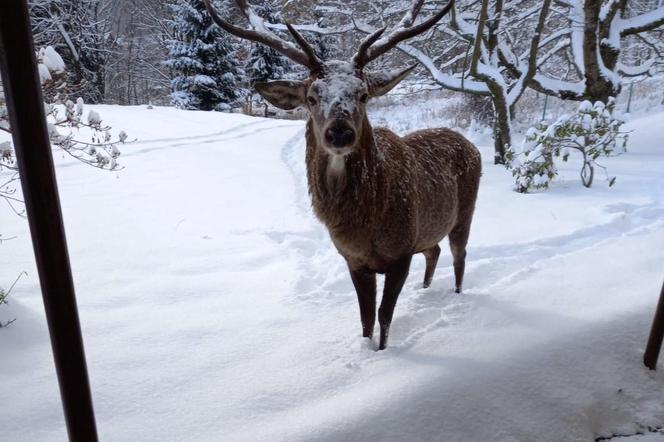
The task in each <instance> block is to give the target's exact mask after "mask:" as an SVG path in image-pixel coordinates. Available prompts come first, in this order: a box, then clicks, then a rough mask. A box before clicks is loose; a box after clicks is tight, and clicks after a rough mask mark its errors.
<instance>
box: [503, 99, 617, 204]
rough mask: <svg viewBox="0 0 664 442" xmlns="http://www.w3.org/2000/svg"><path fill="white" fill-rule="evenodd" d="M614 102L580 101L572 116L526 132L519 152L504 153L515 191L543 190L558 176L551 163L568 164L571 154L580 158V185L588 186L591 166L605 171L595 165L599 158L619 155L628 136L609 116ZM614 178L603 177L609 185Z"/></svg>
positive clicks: (591, 176)
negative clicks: (574, 153)
mask: <svg viewBox="0 0 664 442" xmlns="http://www.w3.org/2000/svg"><path fill="white" fill-rule="evenodd" d="M614 108H615V100H614V99H613V98H610V99H609V102H608V103H607V104H604V103H602V102H601V101H597V102H596V103H595V104H593V103H591V102H589V101H583V102H582V103H581V104H580V105H579V108H578V110H577V112H576V113H574V114H571V115H563V116H561V117H560V118H558V120H557V121H556V122H555V123H553V124H548V123H546V122H541V123H540V124H538V125H537V126H535V127H531V128H530V129H529V130H528V132H527V133H526V137H525V139H524V141H523V144H522V149H521V152H516V151H515V150H514V149H513V148H510V149H508V152H507V155H506V156H507V167H508V168H509V169H511V170H512V175H513V176H514V177H515V179H516V190H517V191H518V192H523V193H525V192H530V191H532V190H536V189H546V188H548V187H549V183H550V182H551V181H552V180H553V179H554V178H555V177H556V176H557V175H558V169H557V167H556V163H555V160H556V159H557V158H561V159H562V160H563V161H568V160H569V158H570V153H571V151H574V150H575V151H578V152H579V153H580V154H581V157H582V165H581V172H580V175H581V182H582V183H583V185H584V186H585V187H590V186H591V185H592V183H593V179H594V176H595V167H596V166H597V167H600V168H602V169H604V170H605V171H606V168H604V167H603V166H602V165H601V164H599V163H597V159H598V158H600V157H610V156H615V155H619V154H621V153H623V152H624V151H625V149H626V145H627V139H628V134H627V133H626V132H623V131H622V130H621V127H622V125H623V123H624V121H622V120H619V119H617V118H615V117H614V116H613V110H614ZM615 180H616V178H615V177H609V176H608V175H607V181H608V182H609V186H612V185H613V184H614V183H615Z"/></svg>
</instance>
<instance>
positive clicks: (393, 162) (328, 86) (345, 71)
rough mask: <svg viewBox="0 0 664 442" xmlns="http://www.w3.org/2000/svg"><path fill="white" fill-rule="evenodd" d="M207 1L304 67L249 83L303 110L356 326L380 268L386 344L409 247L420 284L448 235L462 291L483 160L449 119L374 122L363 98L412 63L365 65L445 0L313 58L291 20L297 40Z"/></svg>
mask: <svg viewBox="0 0 664 442" xmlns="http://www.w3.org/2000/svg"><path fill="white" fill-rule="evenodd" d="M205 3H206V6H207V9H208V12H209V13H210V16H211V17H212V19H213V21H214V22H215V23H216V24H217V25H218V26H220V27H221V28H223V29H224V30H226V31H227V32H229V33H231V34H233V35H235V36H238V37H241V38H245V39H248V40H252V41H256V42H260V43H262V44H265V45H267V46H269V47H271V48H273V49H275V50H276V51H278V52H280V53H282V54H284V55H286V56H288V57H289V58H290V59H291V60H293V61H295V62H297V63H299V64H302V65H304V66H305V67H307V68H308V69H309V71H310V74H309V78H307V79H306V80H304V81H271V82H267V83H257V84H256V89H257V90H258V92H259V93H260V94H261V95H262V96H263V97H264V98H265V99H267V101H269V102H270V103H272V104H273V105H274V106H276V107H279V108H281V109H287V110H291V109H295V108H297V107H304V108H305V109H307V110H308V113H309V120H308V122H307V125H306V144H307V147H306V166H307V178H308V183H309V193H310V194H311V201H312V206H313V209H314V212H315V213H316V216H317V217H318V218H319V219H320V220H321V221H322V222H323V223H324V224H325V226H326V227H327V229H328V231H329V233H330V237H331V239H332V242H333V243H334V245H335V246H336V248H337V250H338V251H339V253H340V254H341V255H342V256H343V257H344V258H345V260H346V262H347V264H348V269H349V270H350V276H351V279H352V281H353V284H354V286H355V290H356V292H357V298H358V301H359V305H360V315H361V319H362V335H363V336H364V337H367V338H370V339H371V338H372V337H373V331H374V324H375V320H376V273H381V274H382V273H384V274H385V287H384V289H383V298H382V302H381V305H380V308H379V309H378V322H379V324H380V343H379V347H378V348H379V349H380V350H382V349H384V348H385V347H386V345H387V339H388V333H389V328H390V324H391V322H392V315H393V312H394V306H395V304H396V301H397V297H398V296H399V293H400V292H401V289H402V287H403V285H404V282H405V281H406V277H407V276H408V271H409V268H410V262H411V259H412V257H413V255H414V254H415V253H423V254H424V256H425V258H426V270H425V274H424V287H428V286H429V285H430V284H431V280H432V278H433V274H434V271H435V269H436V264H437V261H438V256H439V255H440V247H439V246H438V243H439V242H440V241H441V240H442V239H443V238H444V237H445V236H448V237H449V242H450V249H451V252H452V256H453V262H454V275H455V279H456V292H457V293H459V292H460V291H461V283H462V280H463V274H464V266H465V257H466V243H467V242H468V234H469V232H470V224H471V221H472V217H473V211H474V209H475V200H476V197H477V190H478V187H479V182H480V175H481V161H480V154H479V152H478V150H477V148H476V147H475V146H473V144H472V143H470V142H469V141H468V140H467V139H465V138H464V137H463V136H462V135H460V134H458V133H457V132H454V131H452V130H450V129H445V128H440V129H430V130H421V131H417V132H414V133H411V134H409V135H406V136H405V137H399V136H397V135H395V134H394V133H393V132H391V131H390V130H388V129H384V128H375V129H374V128H372V127H371V124H370V123H369V120H368V118H367V112H366V109H367V101H368V100H369V99H370V98H373V97H377V96H380V95H383V94H385V93H387V92H388V91H390V90H391V89H392V88H393V87H394V86H396V85H397V83H399V82H400V81H401V80H403V79H404V78H405V77H406V76H407V75H408V74H409V73H410V72H411V71H412V70H413V68H414V66H410V67H408V68H406V69H403V70H397V71H384V72H369V71H367V70H365V67H366V65H367V64H368V63H369V62H371V61H372V60H374V59H376V58H377V57H379V56H381V55H383V54H384V53H385V52H387V51H388V50H390V49H391V48H393V47H395V46H396V45H397V44H398V43H399V42H401V41H403V40H405V39H407V38H411V37H413V36H415V35H418V34H421V33H423V32H425V31H426V30H427V29H429V28H431V27H432V26H434V25H435V24H436V23H437V22H438V21H439V20H440V19H441V18H442V17H443V16H444V15H445V14H446V13H447V12H448V11H449V10H450V8H451V7H452V4H453V0H450V2H449V3H448V4H447V5H446V6H445V7H444V8H443V9H442V10H440V11H439V12H438V13H437V14H435V15H433V16H432V17H430V18H429V19H427V20H424V21H422V22H420V23H419V24H417V25H414V22H415V19H416V17H417V15H418V13H419V12H420V9H421V8H422V6H423V3H424V0H414V1H413V3H412V5H411V8H410V10H409V11H408V12H407V14H406V15H405V16H404V18H403V19H402V20H401V22H400V25H399V27H398V28H397V29H396V30H394V31H392V32H391V33H390V34H389V35H387V36H386V37H383V38H382V39H381V36H382V35H383V33H384V31H385V29H384V28H383V29H380V30H378V31H376V32H374V33H373V34H371V35H369V36H368V37H367V38H366V39H364V40H363V42H362V43H361V44H360V47H359V49H358V51H357V54H356V55H355V56H354V57H353V59H352V60H351V61H349V62H346V61H336V60H335V61H322V60H320V59H319V58H318V57H317V56H316V55H315V53H314V50H313V49H312V47H311V46H310V45H309V44H308V43H307V42H306V41H305V40H304V38H303V37H302V36H301V35H300V34H299V33H298V32H297V31H296V30H295V29H294V28H293V27H292V26H291V25H289V24H287V25H286V26H287V28H288V30H289V32H290V33H291V35H292V36H293V38H294V40H295V41H296V42H297V44H298V46H299V48H298V47H296V46H294V45H293V44H292V43H290V42H288V41H286V40H283V39H281V38H280V37H278V36H276V35H275V34H273V33H272V32H271V31H269V30H268V28H267V27H266V25H265V23H264V22H263V21H262V20H261V19H260V17H258V16H257V15H256V14H255V13H254V11H253V10H252V8H251V6H250V5H249V4H248V3H247V2H246V0H237V4H238V6H239V7H240V9H241V10H242V12H243V13H244V15H245V16H246V17H247V19H248V21H249V23H250V24H251V26H252V28H251V29H244V28H240V27H237V26H235V25H233V24H230V23H228V22H226V21H224V20H223V19H221V18H220V17H219V16H218V14H217V13H216V11H215V10H214V9H213V7H212V6H211V5H210V0H205Z"/></svg>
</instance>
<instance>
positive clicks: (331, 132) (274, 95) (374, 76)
mask: <svg viewBox="0 0 664 442" xmlns="http://www.w3.org/2000/svg"><path fill="white" fill-rule="evenodd" d="M210 1H211V0H204V2H205V5H206V7H207V10H208V12H209V14H210V16H211V17H212V20H213V21H214V22H215V23H216V24H217V25H218V26H219V27H221V28H222V29H224V30H225V31H227V32H229V33H231V34H233V35H235V36H237V37H240V38H244V39H247V40H251V41H255V42H259V43H262V44H264V45H266V46H269V47H271V48H272V49H274V50H276V51H277V52H280V53H282V54H283V55H285V56H287V57H288V58H290V59H291V60H293V61H294V62H296V63H299V64H301V65H303V66H305V67H307V68H308V69H309V78H307V79H306V80H303V81H291V80H279V81H270V82H266V83H256V89H257V91H258V92H259V93H260V94H261V95H262V96H263V97H264V98H265V99H266V100H267V101H269V102H270V103H272V104H273V105H274V106H276V107H278V108H281V109H285V110H291V109H295V108H297V107H303V108H305V109H307V110H308V112H309V115H310V117H311V121H312V122H313V132H314V134H315V137H316V140H317V144H318V146H322V147H323V148H324V149H325V151H326V152H327V153H329V154H330V155H335V156H344V155H347V154H349V153H351V152H353V151H354V150H355V149H356V148H357V144H358V141H359V140H360V139H361V138H362V133H361V131H362V130H363V127H365V125H364V124H363V122H364V120H365V118H366V106H367V102H368V100H369V99H370V98H373V97H378V96H380V95H383V94H386V93H387V92H389V91H390V90H391V89H392V88H393V87H395V86H396V85H397V84H398V83H399V82H400V81H401V80H403V79H404V78H406V76H407V75H408V74H409V73H410V72H411V71H412V70H413V69H414V68H415V65H413V66H409V67H407V68H406V69H398V70H392V71H379V72H368V71H366V70H365V67H366V65H367V64H368V63H369V62H371V61H373V60H375V59H376V58H378V57H380V56H381V55H383V54H385V53H386V52H387V51H389V50H390V49H392V48H394V47H395V46H397V45H398V44H399V43H400V42H401V41H404V40H406V39H408V38H411V37H414V36H416V35H419V34H421V33H423V32H425V31H427V30H428V29H430V28H431V27H433V26H434V25H435V24H436V23H437V22H438V21H439V20H440V19H441V18H442V17H443V16H444V15H445V14H447V13H448V11H449V10H450V9H451V8H452V5H453V3H454V0H450V1H449V2H448V3H447V5H446V6H445V7H444V8H443V9H441V10H440V11H439V12H438V13H436V14H435V15H433V16H432V17H430V18H428V19H427V20H424V21H422V22H421V23H419V24H417V25H415V26H413V24H414V22H415V20H416V18H417V16H418V14H419V12H420V10H421V9H422V6H423V4H424V0H413V2H412V4H411V7H410V9H409V10H408V11H407V13H406V14H405V15H404V18H403V19H402V20H401V22H400V23H399V26H398V27H397V29H395V30H394V31H392V32H390V33H389V35H387V36H386V37H383V38H381V37H382V36H383V34H384V32H385V28H382V29H379V30H377V31H375V32H374V33H372V34H370V35H369V36H368V37H366V38H365V39H364V40H363V41H362V43H361V44H360V47H359V49H358V51H357V53H356V54H355V55H354V57H353V58H352V59H351V60H350V61H340V60H331V61H323V60H320V59H319V58H318V57H317V56H316V54H315V52H314V50H313V48H312V47H311V46H310V45H309V44H308V43H307V42H306V40H305V39H304V38H303V37H302V35H300V33H299V32H298V31H297V30H295V28H293V26H291V25H290V24H286V27H287V28H288V31H289V32H290V34H291V35H292V36H293V39H294V40H295V41H296V43H297V45H298V46H297V47H296V46H295V45H293V44H292V43H290V42H288V41H286V40H283V39H281V38H280V37H278V36H277V35H275V34H274V33H272V32H271V31H270V30H269V29H268V28H267V27H266V25H265V23H264V22H263V20H262V19H261V18H260V17H258V16H257V15H256V13H255V12H254V11H253V9H252V8H251V6H250V5H249V4H248V2H247V1H246V0H236V3H237V5H238V6H239V7H240V10H241V11H242V13H243V14H244V15H245V17H246V18H247V20H248V21H249V23H250V24H251V26H252V29H244V28H240V27H237V26H235V25H233V24H230V23H228V22H226V21H224V20H223V19H222V18H221V17H219V15H218V14H217V13H216V11H215V10H214V8H213V7H212V5H211V3H210Z"/></svg>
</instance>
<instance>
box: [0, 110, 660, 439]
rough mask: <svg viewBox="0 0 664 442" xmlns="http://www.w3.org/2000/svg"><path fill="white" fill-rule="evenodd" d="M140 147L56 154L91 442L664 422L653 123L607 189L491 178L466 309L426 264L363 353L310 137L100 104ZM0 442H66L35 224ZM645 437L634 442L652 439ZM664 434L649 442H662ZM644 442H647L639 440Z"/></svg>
mask: <svg viewBox="0 0 664 442" xmlns="http://www.w3.org/2000/svg"><path fill="white" fill-rule="evenodd" d="M95 108H96V109H97V110H99V112H100V113H101V115H102V117H103V118H104V120H105V121H106V122H108V123H110V124H112V125H113V126H114V127H116V128H118V129H124V130H126V131H127V132H128V133H129V134H130V136H131V137H137V138H138V139H139V141H138V142H136V143H134V144H130V145H126V146H124V149H123V156H122V157H121V162H122V165H123V166H124V167H125V169H124V170H122V171H120V172H114V173H105V172H101V171H98V170H94V169H92V168H89V167H85V166H84V165H82V164H79V163H76V162H74V161H73V160H72V159H70V158H61V157H58V158H56V162H57V163H58V166H57V173H58V179H59V183H60V193H61V199H62V205H63V211H64V216H65V223H66V227H67V235H68V241H69V247H70V255H71V259H72V265H73V271H74V277H75V281H76V288H77V295H78V303H79V308H80V316H81V321H82V327H83V332H84V338H85V344H86V351H87V357H88V367H89V371H90V378H91V383H92V390H93V396H94V402H95V409H96V413H97V419H98V427H99V431H100V436H101V439H102V440H104V441H160V442H161V441H265V440H270V441H313V440H316V441H369V440H373V441H431V440H436V441H460V442H461V441H462V442H468V441H472V442H474V441H501V442H502V441H524V442H525V441H565V442H567V441H592V440H594V439H595V438H597V437H602V436H610V435H612V434H634V433H635V432H636V431H637V430H640V429H643V428H645V427H647V426H652V427H660V426H662V425H664V374H662V373H661V372H649V371H648V370H647V369H646V368H644V367H643V365H642V363H641V357H642V351H643V348H644V345H645V340H646V337H647V333H648V329H649V326H650V321H651V319H652V314H653V311H654V307H655V304H656V300H657V295H658V293H659V289H660V287H661V283H662V278H663V277H664V265H663V264H664V173H663V172H662V171H663V170H664V146H663V145H662V140H663V139H664V113H657V114H651V115H648V116H643V117H639V118H638V119H634V120H633V121H631V122H630V123H629V124H628V127H629V128H630V129H632V130H634V134H633V135H632V137H631V143H630V148H629V152H628V153H627V154H626V155H623V156H622V157H619V158H614V159H611V160H607V161H605V162H604V163H605V165H607V166H608V167H609V171H610V173H611V174H612V175H616V176H617V177H618V180H617V183H616V185H615V186H614V187H613V188H610V189H609V188H608V186H607V185H606V183H605V182H604V181H602V180H601V179H597V181H596V184H595V187H593V188H592V189H590V190H588V189H585V188H583V187H582V186H581V185H580V182H579V180H578V178H577V170H576V168H575V166H576V164H574V165H573V166H574V167H569V166H566V167H567V168H563V172H564V177H563V180H562V181H560V182H558V183H557V184H556V185H555V186H553V188H552V189H551V190H549V191H547V192H544V193H539V194H531V195H522V194H517V193H515V192H513V191H511V182H512V181H511V180H512V179H511V176H510V174H509V172H507V171H506V170H505V169H503V168H502V167H497V166H493V165H491V160H492V152H491V148H490V145H491V143H490V141H488V140H486V139H483V138H481V137H479V136H478V137H476V139H474V141H476V142H477V143H478V144H479V145H480V147H481V149H482V152H483V156H484V170H485V172H484V176H483V181H482V184H481V189H480V198H479V201H478V208H477V213H476V216H475V222H474V226H473V231H472V234H471V239H470V247H469V251H468V264H467V273H466V282H465V291H464V293H463V294H460V295H457V294H455V293H453V292H452V290H451V288H452V285H453V283H452V278H453V276H452V268H451V260H450V257H449V253H447V251H446V250H445V253H444V254H443V256H441V260H440V262H439V265H438V270H437V273H436V277H435V279H434V282H433V285H432V286H431V288H429V289H426V290H425V289H422V288H421V281H422V277H423V270H424V269H423V267H424V265H423V264H424V259H423V257H416V259H415V260H414V264H413V268H412V271H411V276H410V277H409V279H408V282H407V283H406V286H405V288H404V291H403V293H402V294H401V297H400V299H399V302H398V304H397V308H396V312H395V319H394V322H393V326H392V331H391V341H390V347H389V348H388V349H387V350H386V351H383V352H374V351H373V350H374V348H373V346H372V345H371V344H370V343H368V342H366V341H365V340H363V339H361V337H360V320H359V313H358V308H357V305H356V299H355V293H354V291H353V288H352V284H351V282H350V278H349V276H348V275H347V272H346V268H345V265H344V263H343V261H342V258H341V257H340V256H339V255H338V254H337V253H336V251H335V250H334V249H333V247H332V246H331V243H330V241H329V239H328V237H327V233H326V231H325V230H324V228H323V227H322V226H321V225H320V224H319V223H318V222H317V221H316V220H315V219H314V218H313V216H312V214H311V211H310V209H309V201H308V196H307V194H306V182H305V177H304V145H303V123H302V122H299V121H277V120H265V119H259V118H250V117H245V116H241V115H225V114H219V113H205V112H187V111H177V110H174V109H169V108H155V109H152V110H148V109H145V108H139V107H133V108H120V107H111V106H99V107H95ZM0 231H1V232H2V233H3V235H4V236H15V237H16V239H14V240H11V241H5V242H3V243H2V244H1V245H0V251H1V253H0V282H2V285H3V286H4V287H5V288H6V287H7V286H8V285H9V284H11V282H12V281H13V280H14V279H15V277H16V276H17V275H18V274H19V273H20V272H21V271H23V270H26V271H27V272H28V277H24V278H23V279H21V280H20V282H19V283H18V284H17V285H16V287H15V288H14V291H13V293H12V296H11V298H10V304H9V305H7V306H2V307H0V319H1V320H7V319H11V318H16V322H15V323H14V324H12V325H11V326H10V327H8V328H6V329H4V328H3V329H1V330H0V355H1V358H0V398H1V399H0V439H1V440H7V441H31V442H32V441H49V442H50V441H62V440H65V438H66V435H65V430H64V423H63V418H62V413H61V409H60V402H59V395H58V388H57V383H56V377H55V373H54V368H53V363H52V356H51V350H50V346H49V342H48V334H47V329H46V324H45V319H44V314H43V307H42V301H41V295H40V292H39V286H38V279H37V274H36V271H35V268H34V264H33V255H32V249H31V245H30V241H29V232H28V226H27V223H26V222H25V220H23V219H20V218H18V217H16V216H15V215H13V214H12V213H10V211H9V210H0ZM657 437H658V436H655V435H649V436H643V437H642V438H641V439H640V440H661V439H656V438H657ZM659 438H662V436H659ZM635 440H636V439H635Z"/></svg>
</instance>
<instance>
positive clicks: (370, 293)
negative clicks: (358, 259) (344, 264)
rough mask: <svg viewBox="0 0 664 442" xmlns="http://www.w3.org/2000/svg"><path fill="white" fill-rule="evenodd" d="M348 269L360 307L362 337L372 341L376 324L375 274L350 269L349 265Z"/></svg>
mask: <svg viewBox="0 0 664 442" xmlns="http://www.w3.org/2000/svg"><path fill="white" fill-rule="evenodd" d="M348 269H349V270H350V277H351V279H352V280H353V285H354V286H355V292H356V293H357V301H358V303H359V305H360V318H361V319H362V337H364V338H369V339H372V338H373V330H374V324H375V323H376V274H375V273H373V272H370V271H368V270H364V269H352V268H351V267H350V265H349V266H348Z"/></svg>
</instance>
